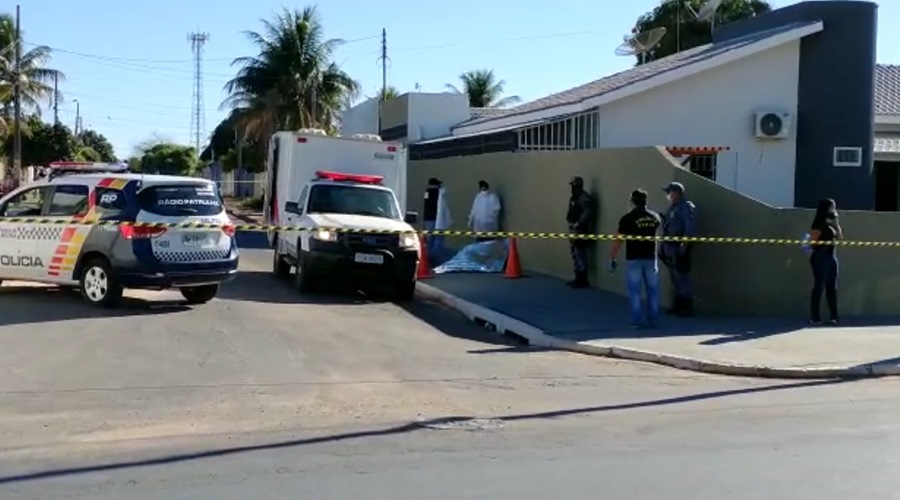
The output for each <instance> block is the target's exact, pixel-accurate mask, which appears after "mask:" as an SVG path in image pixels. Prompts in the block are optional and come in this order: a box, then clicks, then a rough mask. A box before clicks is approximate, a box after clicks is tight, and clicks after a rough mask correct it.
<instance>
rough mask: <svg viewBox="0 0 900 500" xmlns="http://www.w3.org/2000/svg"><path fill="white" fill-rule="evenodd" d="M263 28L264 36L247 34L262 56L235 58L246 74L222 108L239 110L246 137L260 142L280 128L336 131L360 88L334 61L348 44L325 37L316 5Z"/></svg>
mask: <svg viewBox="0 0 900 500" xmlns="http://www.w3.org/2000/svg"><path fill="white" fill-rule="evenodd" d="M262 24H263V31H262V33H259V32H254V31H249V32H246V33H245V34H246V36H247V38H248V39H249V40H250V41H251V42H252V43H253V44H254V45H255V46H256V47H257V49H258V50H259V52H258V54H257V55H256V56H254V57H240V58H237V59H235V60H234V62H233V63H232V65H234V66H240V70H239V71H238V73H237V75H236V76H235V77H234V78H232V79H231V80H230V81H229V82H228V83H226V84H225V90H226V92H228V97H227V98H226V99H225V101H223V103H222V107H223V108H230V109H232V110H234V111H237V114H238V116H240V117H241V118H240V124H241V126H242V127H243V128H244V130H245V132H246V134H247V135H248V136H250V137H253V138H256V139H262V140H260V141H259V143H260V144H267V143H268V140H267V139H266V138H267V137H268V136H269V135H271V134H272V133H273V132H275V131H277V130H279V129H285V130H294V129H299V128H307V127H316V128H323V129H326V130H334V129H335V127H336V123H337V117H338V115H339V113H340V110H341V107H342V106H343V104H344V103H345V102H346V101H347V99H348V97H352V96H356V95H358V93H359V84H358V83H357V82H356V81H354V80H353V79H352V78H350V76H349V75H348V74H347V73H345V72H344V71H343V70H341V68H340V67H339V66H338V65H337V64H335V63H334V62H333V61H332V55H333V54H334V51H335V49H337V47H338V46H339V45H340V44H342V43H343V41H342V40H337V39H333V40H326V39H325V37H324V30H323V28H322V23H321V21H320V20H319V15H318V13H317V10H316V8H315V7H306V8H304V9H303V10H302V11H297V10H289V9H284V10H283V11H282V12H281V13H280V14H277V15H275V17H274V18H273V19H272V20H271V21H268V20H263V21H262Z"/></svg>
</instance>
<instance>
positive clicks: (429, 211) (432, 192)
mask: <svg viewBox="0 0 900 500" xmlns="http://www.w3.org/2000/svg"><path fill="white" fill-rule="evenodd" d="M440 190H441V181H440V180H438V179H436V178H434V177H432V178H430V179H428V187H426V188H425V206H424V207H423V209H422V227H423V228H424V229H425V230H426V231H434V228H435V225H436V223H437V215H438V198H439V197H440ZM435 238H439V237H438V236H434V235H427V236H426V237H425V243H426V246H427V249H428V255H429V256H432V255H433V253H432V249H433V247H434V240H435ZM432 258H433V257H432Z"/></svg>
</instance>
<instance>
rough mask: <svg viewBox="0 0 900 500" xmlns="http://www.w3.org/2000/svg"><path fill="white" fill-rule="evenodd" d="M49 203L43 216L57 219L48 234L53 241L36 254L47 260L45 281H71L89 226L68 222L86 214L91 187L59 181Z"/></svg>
mask: <svg viewBox="0 0 900 500" xmlns="http://www.w3.org/2000/svg"><path fill="white" fill-rule="evenodd" d="M49 197H50V201H49V203H47V205H46V210H45V211H44V218H45V219H47V220H50V221H53V222H55V224H53V225H52V226H51V228H52V231H51V232H50V234H49V236H50V237H51V238H54V240H53V241H52V244H46V245H39V246H38V248H37V255H38V256H39V257H40V258H41V260H42V261H43V263H44V267H43V275H42V276H40V278H41V279H42V280H46V281H52V282H67V281H72V273H73V272H74V271H75V263H76V261H77V260H78V255H79V254H80V253H81V247H82V245H83V244H84V240H85V238H86V236H87V233H88V232H90V230H91V228H90V226H80V225H75V224H66V222H75V221H77V219H80V218H82V217H84V216H85V215H87V213H88V210H89V208H90V207H89V203H88V198H89V197H90V189H88V187H87V186H86V185H84V184H56V185H54V186H53V191H52V193H50V194H49Z"/></svg>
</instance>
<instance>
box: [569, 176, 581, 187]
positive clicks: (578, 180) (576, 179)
mask: <svg viewBox="0 0 900 500" xmlns="http://www.w3.org/2000/svg"><path fill="white" fill-rule="evenodd" d="M569 184H570V185H572V186H582V187H584V179H583V178H581V177H579V176H577V175H576V176H575V177H572V178H571V179H570V180H569Z"/></svg>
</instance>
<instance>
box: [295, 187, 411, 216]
mask: <svg viewBox="0 0 900 500" xmlns="http://www.w3.org/2000/svg"><path fill="white" fill-rule="evenodd" d="M307 212H309V213H320V214H350V215H368V216H371V217H384V218H387V219H400V214H399V213H398V209H397V202H396V201H395V200H394V194H393V193H392V192H390V191H387V190H384V189H371V188H366V187H360V186H327V185H322V184H318V185H315V186H313V187H312V190H310V193H309V209H308V210H307Z"/></svg>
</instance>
